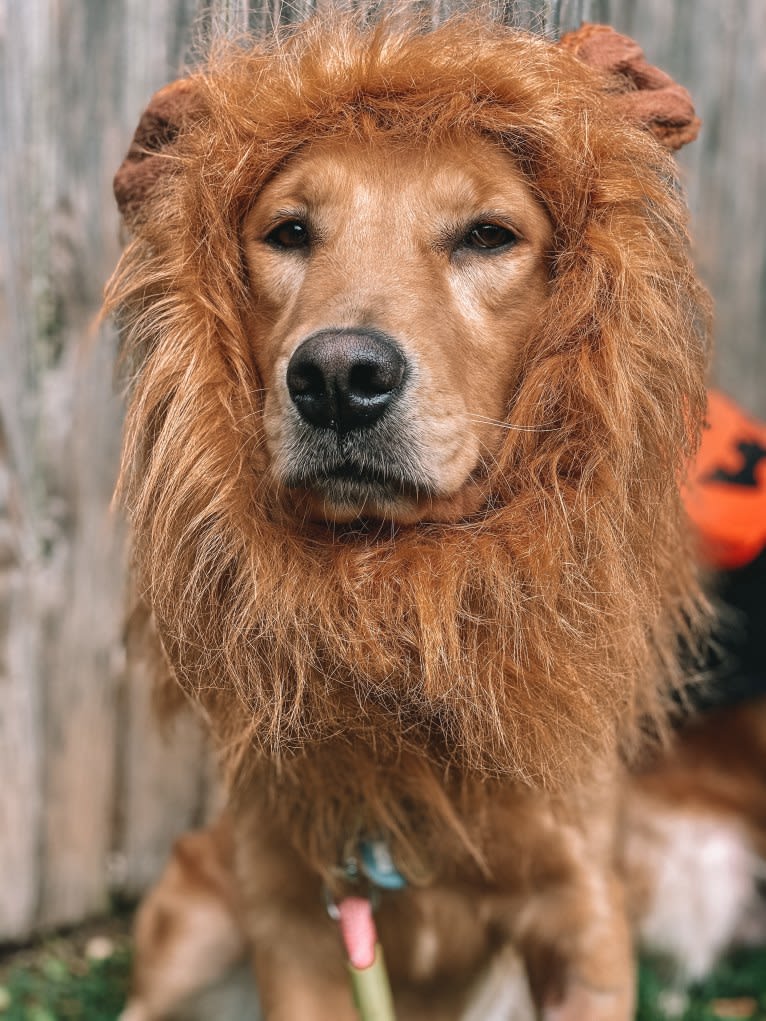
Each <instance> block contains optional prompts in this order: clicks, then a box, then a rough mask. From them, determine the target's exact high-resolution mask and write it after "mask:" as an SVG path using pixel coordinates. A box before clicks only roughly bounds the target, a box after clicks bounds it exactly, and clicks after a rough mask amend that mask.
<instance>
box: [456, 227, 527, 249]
mask: <svg viewBox="0 0 766 1021" xmlns="http://www.w3.org/2000/svg"><path fill="white" fill-rule="evenodd" d="M518 240H519V239H518V236H517V235H516V234H514V232H513V231H512V230H509V229H508V227H501V226H500V225H499V224H497V223H477V224H476V225H475V226H474V227H471V229H470V230H469V231H468V233H467V234H466V235H465V237H464V238H463V240H462V246H463V247H465V248H473V249H477V250H482V251H486V250H489V249H496V248H506V247H507V246H508V245H513V244H515V243H516V242H517V241H518Z"/></svg>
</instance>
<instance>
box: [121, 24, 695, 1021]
mask: <svg viewBox="0 0 766 1021" xmlns="http://www.w3.org/2000/svg"><path fill="white" fill-rule="evenodd" d="M183 88H184V90H185V91H186V92H188V93H189V94H191V95H192V96H193V102H192V103H189V104H186V106H185V107H184V110H185V113H184V118H183V122H182V125H181V129H180V130H178V132H177V134H176V132H175V131H173V132H172V133H171V134H170V135H167V134H165V135H163V136H162V139H161V142H162V144H165V143H167V145H166V147H165V148H163V149H162V152H161V155H159V156H156V155H153V156H150V158H151V159H158V158H159V159H162V160H164V161H166V167H167V172H166V173H165V174H164V175H162V176H161V178H160V180H159V181H158V182H157V183H156V185H155V184H153V186H152V188H151V189H148V194H146V196H143V195H142V197H141V202H140V203H138V204H136V205H135V206H134V207H129V204H125V205H126V208H128V210H129V218H130V220H131V225H132V228H133V239H132V240H131V242H130V244H129V245H128V247H127V250H126V251H125V254H124V256H123V259H122V261H121V263H120V266H119V268H118V270H117V272H116V273H115V275H114V277H113V279H112V281H111V283H110V285H109V289H108V297H107V301H108V305H109V307H110V308H111V309H113V310H117V312H118V314H119V318H120V321H121V323H122V325H123V327H124V335H125V358H126V361H127V363H128V364H129V365H130V366H131V370H132V385H131V389H130V397H129V405H128V417H127V426H126V438H125V447H124V457H123V465H122V481H121V488H122V495H123V499H124V501H125V504H126V506H127V508H128V510H129V512H130V517H131V522H132V527H133V534H134V549H135V566H136V572H137V578H138V581H139V585H140V588H141V591H142V593H143V595H144V597H145V599H146V600H147V602H148V604H149V605H150V606H151V609H152V611H153V613H154V615H155V617H156V621H157V625H158V628H159V632H160V635H161V637H162V641H163V644H164V647H165V649H166V651H167V654H168V657H169V660H170V662H171V664H172V667H173V671H174V674H175V677H176V678H177V680H178V681H179V682H180V684H181V685H182V686H183V688H184V689H185V690H186V691H187V692H188V693H190V694H191V695H192V696H193V698H194V699H195V700H196V701H197V702H198V703H199V704H200V705H201V706H202V707H203V709H204V711H205V713H206V714H207V716H208V717H209V720H210V724H211V728H212V731H213V733H214V734H215V735H216V736H217V738H218V740H219V742H220V745H221V748H222V750H223V755H224V760H225V763H226V765H227V768H228V776H229V780H230V784H231V787H232V790H233V791H234V801H235V814H236V812H237V811H238V812H239V814H240V817H245V818H246V822H245V824H244V825H243V828H242V833H245V834H250V836H249V837H242V839H245V840H246V839H251V838H252V833H251V831H252V830H253V828H256V827H257V825H258V823H257V820H258V819H259V818H262V817H263V816H262V813H264V812H266V813H267V815H268V818H269V819H275V820H277V822H275V824H274V825H275V830H279V832H281V833H282V834H284V835H287V838H288V839H289V842H290V844H291V846H292V847H294V848H300V855H301V859H302V861H304V862H307V863H308V864H309V865H310V867H311V869H312V870H313V871H314V872H315V873H318V874H320V875H322V876H324V877H326V878H327V879H328V880H329V881H330V882H332V881H333V874H334V872H333V870H334V868H335V866H336V865H337V863H338V862H339V861H341V860H342V859H343V856H344V854H345V853H346V851H347V850H348V848H349V847H353V846H355V845H356V842H357V840H358V839H359V837H360V836H362V835H364V834H370V833H381V832H382V833H385V834H386V835H387V837H388V839H389V842H390V844H391V848H392V851H393V853H394V856H395V858H396V860H397V863H398V864H399V867H400V868H401V869H402V870H403V871H404V872H405V873H406V874H408V875H409V877H410V878H411V879H413V880H415V881H416V882H417V881H423V880H424V879H426V878H429V877H430V878H432V877H433V875H434V873H435V872H441V865H439V866H438V867H437V866H436V865H435V862H439V861H452V860H454V861H463V862H464V859H465V856H466V855H468V860H470V861H471V862H473V865H472V866H471V867H470V870H469V871H470V874H471V875H474V876H482V875H483V876H484V877H485V880H486V877H487V876H489V875H491V876H492V878H493V879H494V880H496V879H497V873H496V871H495V867H494V864H493V860H494V858H495V857H496V851H497V848H496V844H497V840H498V839H502V838H498V835H497V833H498V826H499V823H498V822H497V819H495V817H494V816H493V812H494V811H495V808H494V806H495V805H496V803H497V800H498V798H500V799H503V798H504V799H505V803H506V804H507V802H508V797H509V792H512V794H513V798H514V799H516V801H514V804H517V803H518V805H520V806H521V809H520V816H521V817H524V818H526V817H527V816H529V818H533V817H534V812H535V807H534V806H535V804H539V805H540V806H545V807H544V811H545V812H549V811H551V808H550V806H551V805H556V806H558V807H557V808H556V810H555V811H556V812H558V813H559V817H560V818H564V817H571V818H574V819H581V818H583V817H584V816H585V815H587V814H588V813H589V812H591V811H593V810H595V805H596V804H597V803H598V799H597V798H596V799H595V800H594V799H593V798H592V797H591V795H590V794H586V793H584V792H586V791H588V790H592V785H593V784H594V783H595V782H596V781H599V782H600V781H601V780H602V779H603V778H604V777H608V776H612V775H614V773H615V771H616V769H617V768H618V760H619V757H620V756H623V757H624V756H631V755H633V754H634V753H635V751H636V750H637V748H639V747H641V746H642V744H643V742H644V739H645V737H646V736H647V735H649V734H651V735H652V736H656V735H658V734H661V733H662V732H663V729H664V726H665V717H666V712H667V706H668V693H669V692H670V690H671V689H672V688H674V687H675V686H677V685H678V684H679V682H680V680H681V677H682V670H681V667H680V666H679V652H680V647H681V645H682V644H684V642H685V641H688V640H692V635H693V632H694V630H695V629H696V627H697V624H698V622H699V619H700V596H699V590H698V583H697V579H696V576H695V572H694V569H693V566H692V558H691V556H690V555H689V530H688V528H687V526H686V520H685V518H684V514H683V511H682V508H681V504H680V501H679V483H680V481H681V479H682V478H683V475H684V470H685V465H686V463H687V461H688V459H689V458H690V456H691V455H692V453H693V451H694V449H695V446H696V443H697V436H698V430H699V426H700V423H701V420H702V415H703V409H704V400H705V397H704V377H705V368H706V364H707V340H706V329H707V305H706V299H705V296H704V294H703V292H702V291H701V289H700V286H699V284H698V282H697V281H696V279H695V276H694V273H693V270H692V267H691V264H690V261H689V255H688V248H687V237H686V232H685V222H686V216H685V212H684V209H683V206H682V201H681V199H680V197H679V195H678V192H677V188H676V186H675V170H674V166H673V164H672V161H671V160H670V157H669V156H668V155H667V154H666V153H665V152H664V151H663V150H662V149H661V148H660V146H659V145H658V144H657V143H656V142H655V141H654V139H652V138H651V137H650V136H649V135H647V134H646V133H644V132H643V131H640V130H638V129H637V128H635V127H634V126H633V125H632V124H630V123H629V122H627V121H626V120H624V119H623V117H622V116H621V115H620V113H619V111H617V110H616V109H615V108H614V107H613V105H612V103H611V97H610V91H613V90H614V87H613V85H612V84H611V83H610V81H609V80H607V79H606V78H605V77H603V76H602V75H601V74H598V73H596V72H594V71H593V70H591V69H590V68H588V67H587V66H585V65H584V64H583V63H582V62H580V61H579V60H578V59H576V58H575V57H574V56H573V55H572V54H570V53H568V52H566V51H564V50H562V49H560V48H557V47H555V46H552V45H550V44H549V43H547V42H544V41H542V40H539V39H536V38H532V37H529V36H526V35H522V34H518V33H515V32H511V31H509V30H505V29H502V28H499V27H498V26H496V25H486V24H483V23H481V22H453V23H450V24H447V25H445V26H443V27H441V28H439V29H437V30H434V31H429V32H421V31H417V30H412V29H411V28H409V29H407V30H400V29H398V28H397V27H396V26H395V25H391V24H384V25H379V26H377V27H373V28H370V29H360V28H358V27H357V26H356V25H355V24H354V23H352V22H348V21H341V22H338V23H337V24H334V25H332V26H331V28H330V29H329V30H328V29H327V27H326V26H325V27H323V26H322V25H320V24H317V23H312V24H309V25H307V26H304V27H303V28H301V29H299V30H298V31H296V32H295V34H294V35H292V36H291V37H289V38H288V39H286V40H283V41H281V42H279V43H274V44H271V45H267V44H262V43H253V42H252V41H251V42H248V43H247V44H246V45H243V44H237V45H228V46H225V47H221V48H220V49H219V50H217V51H216V52H215V53H214V54H213V55H212V57H211V58H210V60H209V62H208V63H207V64H206V65H205V66H204V67H202V68H200V69H199V70H197V71H195V72H194V73H193V74H192V75H191V76H190V77H189V78H188V79H187V80H186V84H185V85H184V87H183ZM456 137H457V138H470V137H480V138H481V139H485V140H490V141H491V142H492V143H493V144H494V145H496V146H497V147H499V148H500V149H501V150H502V151H503V152H505V153H507V154H509V155H510V156H511V157H512V158H513V160H514V161H515V163H516V166H517V167H518V168H519V170H520V171H521V173H522V175H523V177H524V179H525V180H526V182H527V184H528V186H529V188H530V189H531V191H532V193H533V195H534V196H536V198H537V200H538V201H539V202H540V203H541V204H542V206H543V207H544V209H545V211H546V212H547V215H548V217H549V218H550V220H551V222H552V224H553V246H552V251H551V252H550V256H549V273H550V281H551V286H550V291H549V295H548V298H547V299H546V303H545V307H544V309H543V310H542V314H541V315H540V316H539V317H537V319H536V321H535V325H534V328H532V329H530V330H529V331H528V334H527V335H526V336H525V337H524V339H523V342H522V346H521V350H520V352H519V357H518V365H519V369H518V371H517V372H516V373H515V375H514V378H512V379H509V380H508V381H507V420H506V424H507V425H508V426H509V428H506V429H504V430H502V441H501V442H500V443H499V445H498V448H497V450H496V451H494V453H493V456H492V458H491V459H488V463H487V465H486V470H485V471H483V472H482V473H481V476H480V477H478V478H477V480H476V485H477V487H479V490H480V494H481V501H480V506H479V509H478V510H475V511H474V512H472V513H471V514H470V515H469V516H467V517H465V518H460V519H458V520H432V519H429V515H428V514H427V513H425V514H424V515H423V516H422V518H421V520H419V521H417V522H415V523H411V524H407V525H406V526H403V525H401V524H400V523H398V522H397V521H396V520H393V521H384V522H377V523H376V522H371V521H361V520H360V521H357V522H353V523H351V524H344V525H339V526H337V527H334V528H333V527H330V526H328V525H325V524H322V523H316V522H313V523H312V522H310V521H308V520H305V519H303V518H302V517H301V515H300V514H296V513H295V510H294V508H293V507H292V506H291V503H290V501H289V499H287V498H286V495H285V493H284V491H283V490H282V489H281V488H280V486H279V485H277V484H276V483H275V480H274V476H273V474H272V472H271V471H270V464H269V457H268V453H267V450H266V447H265V442H264V433H263V397H264V392H263V381H262V379H260V378H259V376H258V373H257V371H256V369H255V361H256V360H255V359H254V358H253V347H254V346H255V347H256V348H257V345H258V335H257V332H255V333H254V332H253V329H254V327H253V324H254V322H256V318H255V317H254V314H253V301H254V298H253V284H252V282H251V280H250V279H249V277H248V275H247V272H246V271H245V267H244V263H243V250H242V241H241V236H240V230H241V224H242V222H243V219H244V218H245V216H246V214H247V212H248V210H249V208H250V207H251V205H252V203H253V201H254V198H255V197H256V196H257V195H258V194H259V193H260V191H261V190H262V188H263V187H264V185H265V184H266V183H267V182H269V181H270V180H272V179H273V178H274V176H275V175H277V174H278V173H279V172H280V169H281V168H282V167H284V166H285V165H288V164H289V162H290V161H291V160H293V159H295V158H300V153H301V151H302V148H303V147H305V145H306V143H307V140H324V141H327V140H333V139H334V140H337V144H338V146H339V147H343V146H344V144H345V143H346V142H347V141H350V140H353V141H355V142H363V143H364V144H366V145H368V146H370V147H376V146H379V147H381V151H384V150H385V147H386V146H394V147H396V146H406V147H410V148H417V147H422V149H423V150H424V151H428V150H434V151H435V150H436V149H437V148H438V146H439V145H440V144H442V143H443V142H444V141H445V140H449V139H451V138H456ZM157 148H158V149H159V148H160V146H159V145H158V146H157ZM256 283H257V282H256ZM256 299H257V295H256ZM497 343H498V344H502V343H503V338H502V337H501V336H499V337H498V338H497ZM679 636H681V639H683V641H682V640H681V639H679ZM543 791H547V792H549V793H547V794H542V793H538V792H543ZM572 792H575V793H574V794H572ZM536 798H539V801H537V802H536V801H535V799H536ZM607 800H608V799H607ZM237 805H238V806H239V808H238V809H237V808H236V806H237ZM258 806H260V807H258ZM541 811H542V808H541ZM607 811H608V809H607ZM511 817H512V816H511ZM519 825H521V824H519ZM524 825H527V824H524ZM536 825H537V824H533V823H529V826H530V827H531V828H532V829H534V828H535V827H536ZM522 828H523V826H522ZM542 830H545V826H542ZM522 842H523V841H522ZM607 845H608V839H607V840H606V841H605V843H604V847H606V846H607ZM604 853H605V854H606V855H607V857H608V853H607V852H604ZM466 867H467V866H466ZM538 970H539V971H540V973H541V974H543V973H545V972H546V968H545V967H542V968H541V969H540V968H539V969H538ZM533 971H534V968H533ZM541 981H542V980H541ZM578 1016H579V1015H578ZM604 1016H607V1015H604ZM608 1016H612V1015H608ZM614 1016H615V1017H617V1016H618V1015H617V1014H615V1015H614ZM619 1016H620V1017H621V1016H622V1015H621V1014H620V1015H619Z"/></svg>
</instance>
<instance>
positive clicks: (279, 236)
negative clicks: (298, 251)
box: [265, 220, 310, 248]
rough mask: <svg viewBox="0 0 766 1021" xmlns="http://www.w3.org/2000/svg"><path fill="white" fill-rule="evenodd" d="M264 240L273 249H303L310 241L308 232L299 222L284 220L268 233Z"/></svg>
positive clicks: (303, 224) (304, 225)
mask: <svg viewBox="0 0 766 1021" xmlns="http://www.w3.org/2000/svg"><path fill="white" fill-rule="evenodd" d="M265 240H266V244H268V245H272V246H273V247H274V248H305V247H306V246H307V245H308V244H309V241H310V237H309V230H308V227H307V226H306V224H305V223H302V222H301V221H300V220H285V221H284V222H283V223H280V224H278V225H277V226H276V227H275V228H274V229H273V230H272V231H270V232H269V233H268V234H267V235H266V238H265Z"/></svg>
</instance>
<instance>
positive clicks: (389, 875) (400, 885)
mask: <svg viewBox="0 0 766 1021" xmlns="http://www.w3.org/2000/svg"><path fill="white" fill-rule="evenodd" d="M359 856H360V858H361V861H360V862H359V865H360V867H361V869H362V872H363V873H364V874H365V876H367V878H368V879H369V881H370V882H371V883H372V885H373V886H379V887H380V888H381V890H402V889H404V887H405V886H406V885H407V880H406V879H405V878H404V876H403V875H402V874H401V872H399V870H398V869H397V867H396V865H394V860H393V858H392V857H391V852H390V851H389V849H388V844H387V843H386V842H385V840H363V841H361V843H360V844H359Z"/></svg>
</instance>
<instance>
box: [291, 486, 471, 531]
mask: <svg viewBox="0 0 766 1021" xmlns="http://www.w3.org/2000/svg"><path fill="white" fill-rule="evenodd" d="M284 494H285V500H284V503H285V505H286V506H287V507H288V509H289V510H290V512H291V513H292V515H293V516H295V517H296V519H297V520H300V521H304V522H310V523H311V524H313V525H330V526H346V525H347V526H352V527H353V528H359V529H362V530H364V531H366V532H369V531H370V530H371V529H373V530H374V529H376V528H380V527H385V526H392V527H395V528H397V529H398V528H407V527H412V526H414V525H418V524H421V523H423V524H428V523H433V524H437V523H438V524H456V523H458V522H460V521H463V520H465V519H466V518H467V517H470V516H471V515H473V514H475V513H476V512H477V511H478V510H480V508H481V507H482V505H483V503H484V494H483V493H482V492H481V490H480V488H479V487H478V486H477V485H476V483H475V482H473V480H467V481H466V483H465V484H464V485H462V486H461V487H460V488H459V489H458V490H457V491H456V492H454V493H447V494H439V493H435V492H432V491H429V490H428V489H426V488H425V487H417V486H415V485H414V484H411V483H406V482H401V483H397V482H396V481H394V480H390V481H387V482H381V481H379V480H376V479H369V480H367V479H362V478H342V477H341V478H338V477H332V476H331V477H328V478H324V479H317V480H313V481H312V482H311V483H310V484H306V483H302V484H297V485H288V486H285V487H284Z"/></svg>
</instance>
